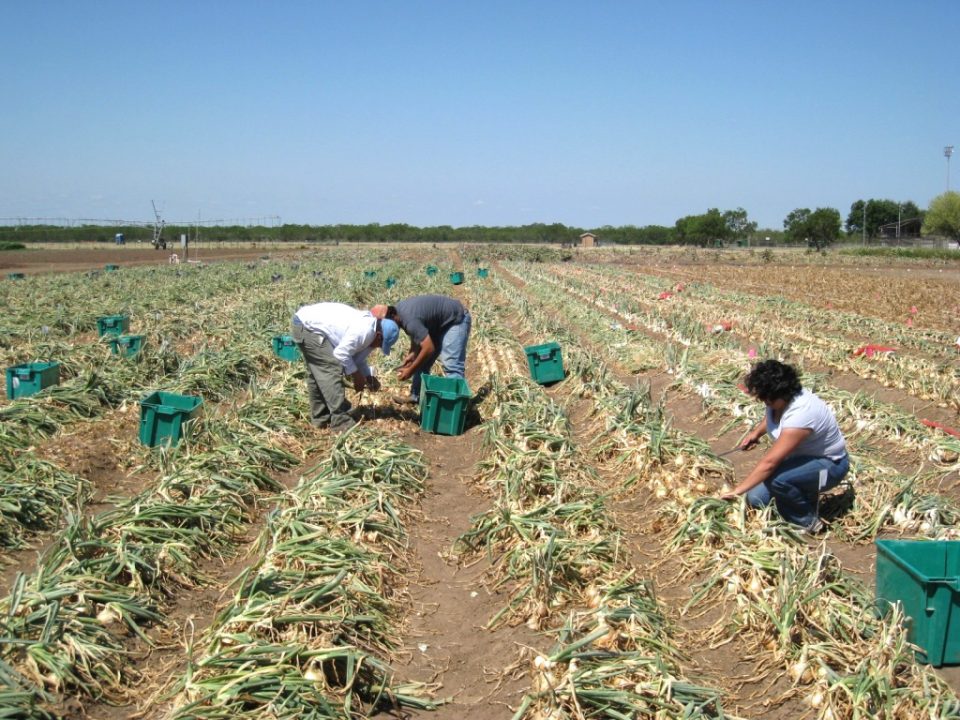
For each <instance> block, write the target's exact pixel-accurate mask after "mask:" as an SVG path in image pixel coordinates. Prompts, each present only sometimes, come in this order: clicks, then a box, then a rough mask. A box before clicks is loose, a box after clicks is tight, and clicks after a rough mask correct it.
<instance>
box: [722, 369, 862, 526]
mask: <svg viewBox="0 0 960 720" xmlns="http://www.w3.org/2000/svg"><path fill="white" fill-rule="evenodd" d="M744 383H745V385H746V386H747V391H748V392H749V393H750V394H751V395H752V396H753V397H755V398H757V399H758V400H760V401H762V402H763V403H764V405H766V406H767V412H766V417H765V418H764V420H763V421H762V422H761V423H760V424H759V425H757V427H756V428H754V429H753V430H752V431H751V432H750V434H749V435H747V436H746V437H745V438H744V440H743V442H742V443H741V445H740V449H741V450H750V449H751V448H753V447H754V446H755V445H756V444H757V443H758V442H760V439H761V438H762V437H763V435H764V433H767V434H769V435H770V437H771V438H772V440H773V445H771V446H770V449H769V450H767V452H766V453H765V454H764V456H763V457H762V458H760V461H759V462H758V463H757V465H756V467H755V468H754V469H753V471H752V472H751V473H750V474H749V475H747V477H746V479H744V480H743V481H742V482H741V483H739V484H738V485H737V486H736V487H735V488H734V489H733V490H732V491H730V492H729V493H726V494H725V495H723V497H724V498H725V499H728V500H730V499H733V498H735V497H737V496H738V495H743V494H746V496H747V503H748V504H749V505H751V506H752V507H765V506H767V505H769V504H770V502H771V500H772V501H774V502H776V507H777V511H778V512H779V513H780V516H781V517H782V518H783V519H784V520H787V521H788V522H791V523H794V524H795V525H799V526H801V527H803V528H805V529H806V530H808V531H810V532H817V531H818V530H820V529H821V528H822V522H821V521H820V518H819V517H818V516H817V507H818V503H817V497H818V495H819V493H820V492H821V491H823V490H827V489H829V488H832V487H836V486H837V485H838V484H839V483H840V481H841V480H843V478H844V476H845V475H846V474H847V471H848V470H849V469H850V461H849V459H848V457H847V444H846V441H845V440H844V439H843V434H842V433H841V432H840V428H839V427H838V426H837V419H836V417H834V414H833V411H832V410H830V408H829V407H827V405H826V403H824V402H823V400H821V399H820V398H818V397H817V396H816V395H814V394H813V393H812V392H810V391H809V390H804V389H803V386H802V385H801V384H800V377H799V376H798V375H797V371H796V370H794V368H792V367H791V366H790V365H785V364H784V363H782V362H779V361H777V360H765V361H763V362H760V363H757V364H756V365H754V366H753V369H752V370H751V371H750V373H749V374H748V375H747V377H746V379H745V380H744Z"/></svg>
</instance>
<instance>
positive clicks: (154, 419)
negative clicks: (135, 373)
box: [140, 391, 203, 447]
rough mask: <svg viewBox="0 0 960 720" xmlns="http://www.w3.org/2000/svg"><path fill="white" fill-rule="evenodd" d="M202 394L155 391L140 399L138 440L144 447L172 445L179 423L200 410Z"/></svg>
mask: <svg viewBox="0 0 960 720" xmlns="http://www.w3.org/2000/svg"><path fill="white" fill-rule="evenodd" d="M202 408H203V398H200V397H197V396H195V395H177V394H175V393H168V392H163V391H157V392H154V393H151V394H149V395H146V396H144V397H143V398H141V400H140V442H142V443H143V444H144V445H146V446H148V447H154V446H156V445H171V446H173V445H176V444H177V443H179V442H180V438H182V437H183V424H184V423H185V422H187V421H188V420H190V419H191V418H194V417H196V416H197V415H199V414H200V411H201V409H202Z"/></svg>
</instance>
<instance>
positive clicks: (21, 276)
mask: <svg viewBox="0 0 960 720" xmlns="http://www.w3.org/2000/svg"><path fill="white" fill-rule="evenodd" d="M25 277H26V275H24V274H23V273H18V272H12V273H7V279H8V280H23V279H24V278H25Z"/></svg>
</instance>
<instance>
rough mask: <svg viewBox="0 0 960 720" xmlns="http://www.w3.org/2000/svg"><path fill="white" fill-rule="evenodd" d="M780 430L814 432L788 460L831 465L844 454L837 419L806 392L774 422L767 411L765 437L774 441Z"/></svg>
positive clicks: (843, 445) (843, 443)
mask: <svg viewBox="0 0 960 720" xmlns="http://www.w3.org/2000/svg"><path fill="white" fill-rule="evenodd" d="M783 428H798V429H809V430H813V432H812V433H810V434H809V435H807V437H806V438H805V439H804V440H803V442H801V443H800V444H799V445H798V446H797V447H796V448H795V449H794V451H793V452H792V453H790V455H789V456H788V457H825V458H828V459H830V460H833V461H834V462H836V461H838V460H841V459H842V458H843V456H844V455H846V453H847V443H846V441H845V440H844V439H843V433H841V432H840V427H839V426H838V425H837V419H836V417H834V414H833V411H832V410H831V409H830V408H829V407H828V406H827V404H826V403H825V402H824V401H823V400H821V399H820V398H818V397H817V396H816V395H814V394H813V393H812V392H810V391H809V390H803V391H801V393H800V394H799V395H797V396H796V397H795V398H794V399H793V400H791V401H790V404H789V405H787V407H786V409H785V410H784V411H783V415H781V416H780V422H779V423H776V422H774V421H773V411H772V410H771V409H770V408H767V433H768V434H769V435H770V437H772V438H773V439H774V440H776V439H777V438H778V437H780V430H782V429H783Z"/></svg>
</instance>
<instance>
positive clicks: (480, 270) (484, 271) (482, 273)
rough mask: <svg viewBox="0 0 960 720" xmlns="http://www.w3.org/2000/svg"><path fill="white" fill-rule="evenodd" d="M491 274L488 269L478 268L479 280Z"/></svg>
mask: <svg viewBox="0 0 960 720" xmlns="http://www.w3.org/2000/svg"><path fill="white" fill-rule="evenodd" d="M489 274H490V270H488V269H487V268H477V277H478V278H485V277H487V276H488V275H489Z"/></svg>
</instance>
